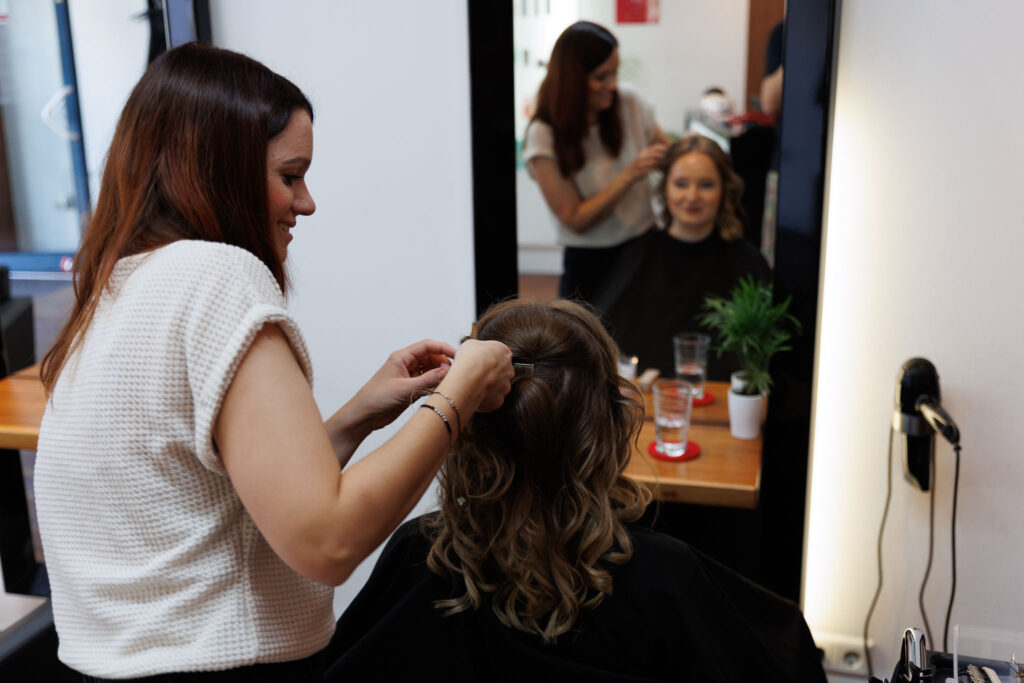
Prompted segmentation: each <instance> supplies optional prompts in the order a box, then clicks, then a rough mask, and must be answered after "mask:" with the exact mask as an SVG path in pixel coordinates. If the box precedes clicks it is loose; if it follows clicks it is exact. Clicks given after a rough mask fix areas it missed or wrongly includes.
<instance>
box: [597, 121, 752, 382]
mask: <svg viewBox="0 0 1024 683" xmlns="http://www.w3.org/2000/svg"><path fill="white" fill-rule="evenodd" d="M661 169H662V171H663V173H664V176H663V177H662V180H661V185H660V186H659V191H660V193H661V196H662V199H663V201H664V204H665V215H664V217H663V218H664V221H665V223H666V224H667V229H666V230H657V231H652V232H650V233H648V234H647V235H645V236H644V237H643V238H641V239H639V240H636V241H635V242H633V243H631V244H630V245H629V246H628V248H626V249H624V250H623V251H622V253H621V254H620V255H619V258H618V260H617V261H616V263H615V265H614V266H613V267H612V268H611V269H610V270H609V273H608V278H607V281H606V283H605V286H604V287H602V288H601V290H600V291H599V292H598V293H597V294H596V295H595V298H594V305H595V306H597V307H598V308H599V309H600V310H601V311H602V312H603V313H604V316H605V319H606V321H607V323H608V325H609V328H610V330H611V332H612V336H613V337H615V340H616V341H617V342H618V343H619V346H620V347H622V350H623V351H624V352H626V353H629V354H632V355H636V356H637V357H639V359H640V367H641V368H658V369H659V370H660V371H661V373H662V375H672V374H674V372H675V369H674V367H675V364H674V361H673V352H672V335H674V334H676V333H678V332H684V331H689V332H694V331H699V330H700V324H699V322H698V318H699V316H700V312H701V307H702V305H703V301H704V297H705V296H707V295H716V296H727V295H728V294H729V292H730V291H731V290H732V288H733V287H734V286H735V285H736V284H737V282H738V281H739V279H740V278H741V277H743V276H744V275H746V274H748V273H751V274H753V275H754V276H756V277H757V278H759V279H763V280H767V279H768V278H769V277H770V272H769V268H768V264H767V263H766V262H765V260H764V257H762V256H761V254H760V253H759V252H758V251H757V249H755V248H754V246H753V245H751V244H750V243H749V242H747V241H746V240H744V239H742V237H743V223H742V221H741V220H740V217H739V215H737V212H738V209H739V207H740V197H741V194H742V192H743V181H742V180H740V178H739V176H738V175H736V173H735V172H734V171H733V170H732V163H731V162H730V160H729V156H728V155H727V154H726V153H725V152H723V151H722V149H721V148H720V147H719V146H718V145H717V144H716V143H715V142H714V141H712V140H710V139H708V138H706V137H703V136H701V135H697V134H695V133H691V134H689V135H687V136H685V137H684V138H683V139H682V140H679V141H677V142H675V143H673V144H672V146H671V147H669V149H668V151H667V152H665V158H664V159H663V160H662V163H661ZM734 364H735V359H733V358H729V357H728V356H723V357H722V358H721V359H718V358H717V357H716V354H711V355H710V357H709V358H708V376H709V378H711V379H716V380H723V379H728V376H729V372H731V371H732V370H735V369H737V368H736V367H732V366H733V365H734Z"/></svg>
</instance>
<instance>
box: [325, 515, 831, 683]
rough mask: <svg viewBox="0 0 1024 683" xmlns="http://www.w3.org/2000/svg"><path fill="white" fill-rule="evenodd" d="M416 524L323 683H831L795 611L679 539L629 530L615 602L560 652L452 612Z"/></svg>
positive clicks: (352, 611) (390, 547) (377, 580)
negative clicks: (439, 605) (439, 603)
mask: <svg viewBox="0 0 1024 683" xmlns="http://www.w3.org/2000/svg"><path fill="white" fill-rule="evenodd" d="M419 523H420V522H419V520H418V519H417V520H412V521H411V522H407V523H405V524H404V525H402V526H401V527H400V528H399V529H398V530H397V531H396V532H395V534H394V535H393V536H392V538H391V540H390V541H389V542H388V544H387V546H386V547H385V548H384V551H383V553H382V554H381V557H380V559H379V560H378V562H377V566H376V567H375V568H374V570H373V574H372V575H371V577H370V579H369V581H368V582H367V584H366V586H365V587H364V588H363V590H362V591H361V592H360V593H359V595H358V596H357V597H356V599H355V600H354V601H353V602H352V604H351V605H350V606H349V608H348V610H346V612H345V613H344V614H343V615H342V617H341V619H340V620H339V621H338V629H337V632H336V633H335V635H334V638H333V640H332V641H331V644H330V645H329V646H328V648H327V667H328V670H327V674H326V676H325V679H324V680H325V681H336V682H338V683H341V682H348V681H405V680H413V681H434V680H437V681H446V682H451V681H516V683H535V682H537V681H560V682H567V681H598V682H604V681H744V682H747V681H805V682H810V683H824V682H825V674H824V672H823V671H822V668H821V664H820V658H819V655H818V652H817V651H816V649H815V646H814V643H813V641H812V640H811V634H810V632H809V631H808V629H807V625H806V623H805V622H804V619H803V616H802V615H801V614H800V611H799V610H798V609H797V607H796V606H795V605H794V604H792V603H791V602H788V601H786V600H783V599H782V598H780V597H778V596H776V595H774V594H772V593H769V592H768V591H765V590H763V589H762V588H760V587H758V586H756V585H755V584H753V583H750V582H749V581H747V580H746V579H744V578H742V577H740V576H739V575H737V574H735V573H733V572H732V571H730V570H729V569H726V568H725V567H723V566H722V565H719V564H718V563H716V562H715V561H713V560H711V559H710V558H708V557H705V556H704V555H701V554H700V553H699V552H697V551H695V550H693V549H692V548H690V547H689V546H687V545H685V544H684V543H682V542H681V541H678V540H676V539H673V538H670V537H668V536H665V535H662V534H659V533H655V532H653V531H650V530H647V529H643V528H640V527H636V526H633V527H631V528H630V534H631V537H632V539H633V543H634V555H633V559H632V560H631V561H630V562H629V563H627V564H626V565H623V566H618V567H616V568H615V569H613V577H614V578H613V582H614V595H612V596H611V597H607V598H605V600H604V601H603V602H602V603H601V604H600V605H599V606H598V607H597V608H596V609H594V610H591V611H587V612H584V613H583V616H582V617H581V618H580V620H579V621H578V622H577V625H576V627H574V629H573V630H572V631H570V632H569V633H567V634H565V635H563V636H561V637H560V638H559V639H558V642H557V644H555V645H544V644H543V643H542V642H541V640H540V639H539V638H536V637H533V636H530V635H527V634H525V633H522V632H520V631H517V630H514V629H511V628H507V627H505V626H503V625H502V624H501V623H500V622H499V621H498V620H497V618H496V617H495V616H494V613H493V612H492V611H491V609H490V607H489V606H488V605H484V606H482V607H481V608H480V609H478V610H474V611H471V612H462V613H459V614H456V615H453V616H450V617H445V616H443V615H442V612H441V611H440V610H438V609H436V608H435V607H434V606H433V605H432V602H433V601H434V600H437V599H440V598H445V597H449V596H450V595H451V583H450V581H448V580H446V579H441V578H440V577H438V576H436V575H435V574H433V573H432V572H430V570H429V569H428V568H427V566H426V562H425V558H426V555H427V552H428V549H429V544H428V542H427V540H426V539H425V537H424V536H423V535H422V534H421V533H420V527H419Z"/></svg>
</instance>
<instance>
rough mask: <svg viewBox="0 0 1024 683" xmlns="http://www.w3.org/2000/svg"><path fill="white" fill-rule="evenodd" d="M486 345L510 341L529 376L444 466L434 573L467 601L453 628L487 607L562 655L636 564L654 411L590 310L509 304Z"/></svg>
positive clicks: (483, 333)
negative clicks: (640, 450)
mask: <svg viewBox="0 0 1024 683" xmlns="http://www.w3.org/2000/svg"><path fill="white" fill-rule="evenodd" d="M473 338H474V339H494V340H498V339H500V340H502V342H503V343H505V344H506V345H507V346H508V347H509V348H510V349H511V350H512V357H513V359H514V360H515V361H516V362H518V363H519V364H520V365H519V367H520V368H521V369H520V370H519V373H520V375H519V377H517V379H516V380H515V381H514V382H513V384H512V393H511V395H510V396H508V397H507V398H506V401H505V405H504V407H503V408H502V409H501V410H496V411H494V412H493V413H491V414H489V415H487V416H484V417H482V419H480V418H474V420H473V423H472V424H471V425H470V426H469V427H468V428H467V429H466V431H465V432H464V433H463V435H462V439H461V440H460V443H459V445H458V446H457V447H456V448H455V449H454V450H453V451H452V453H451V454H450V455H449V456H448V459H447V461H446V462H445V464H444V465H443V466H442V469H441V474H440V477H441V514H440V515H438V516H436V517H433V518H431V519H429V520H428V522H427V528H428V531H429V532H430V534H431V536H432V537H433V538H434V542H433V545H432V547H431V549H430V556H429V558H428V560H427V564H428V566H429V567H430V569H431V571H433V572H434V573H436V574H438V575H441V576H450V577H454V578H456V579H457V580H458V581H459V583H461V584H462V585H463V586H464V588H465V590H464V592H463V593H462V594H461V595H459V596H457V597H454V598H451V599H446V600H440V601H439V602H438V606H439V607H443V608H445V610H446V613H447V614H454V613H457V612H461V611H463V610H467V609H476V608H479V607H480V606H481V604H482V602H483V598H484V596H485V595H487V596H489V600H488V602H489V603H490V609H492V610H493V611H494V614H495V616H496V617H497V618H498V620H499V621H500V622H501V623H503V624H505V625H506V626H509V627H511V628H515V629H519V630H520V631H525V632H527V633H531V634H534V635H537V636H540V637H541V638H542V639H543V640H544V642H548V643H550V642H554V641H555V640H556V639H557V637H558V636H560V635H562V634H563V633H565V632H566V631H568V630H569V629H570V628H571V627H572V626H573V624H575V623H576V621H577V619H578V618H579V615H580V611H581V610H583V609H588V608H593V607H595V606H597V605H598V604H599V603H600V602H601V600H602V599H604V598H605V596H608V595H611V593H612V576H611V572H610V571H609V566H610V565H617V564H624V563H626V562H628V561H629V559H630V558H631V557H632V555H633V544H632V541H631V540H630V538H629V534H628V533H627V532H626V528H625V526H624V525H623V522H632V521H635V520H637V519H639V517H640V516H641V515H642V514H643V511H644V508H645V507H646V505H647V503H648V501H649V500H650V494H649V493H648V492H647V491H646V489H641V488H640V486H639V485H637V484H636V483H634V482H633V481H632V480H630V479H627V478H626V477H624V476H623V474H622V473H623V471H624V470H625V469H626V465H627V464H628V462H629V456H630V452H631V445H632V442H633V441H634V440H635V438H636V435H637V433H638V432H639V430H640V425H641V424H642V422H643V415H644V411H643V406H642V405H641V404H640V403H639V402H638V401H637V398H636V397H637V396H638V395H637V393H636V389H635V387H633V386H632V385H631V384H629V383H628V382H627V381H626V380H624V379H622V378H621V377H620V376H619V373H618V352H617V350H616V347H615V343H614V342H613V341H612V340H611V338H610V337H609V336H608V334H607V333H606V332H605V331H604V328H603V327H602V326H601V323H600V322H599V321H598V320H597V318H595V317H594V316H593V315H592V314H590V313H589V312H587V311H586V310H585V309H583V308H582V307H581V306H579V305H577V304H574V303H571V302H569V301H566V300H558V301H555V302H554V303H552V304H550V305H541V304H533V303H529V302H526V301H507V302H505V303H502V304H499V305H498V306H496V307H494V308H492V309H491V310H490V311H488V312H487V313H486V314H485V315H484V316H483V317H482V318H481V319H480V320H479V321H478V322H477V324H476V325H475V327H474V329H473ZM524 370H525V372H524ZM624 389H625V390H626V391H623V390H624ZM629 389H632V391H629Z"/></svg>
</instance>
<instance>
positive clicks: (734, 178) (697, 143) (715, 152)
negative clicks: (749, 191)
mask: <svg viewBox="0 0 1024 683" xmlns="http://www.w3.org/2000/svg"><path fill="white" fill-rule="evenodd" d="M690 152H701V153H703V154H706V155H708V156H709V157H711V161H712V162H714V164H715V169H717V170H718V175H719V177H720V178H721V179H722V204H721V206H719V207H718V213H717V214H716V215H715V225H716V226H717V227H718V234H720V235H721V236H722V239H723V240H725V241H726V242H735V241H736V240H738V239H740V238H741V237H743V218H742V215H741V214H742V212H743V204H742V203H741V199H742V197H743V178H741V177H740V176H739V174H738V173H736V171H734V170H733V168H732V159H731V158H729V155H728V154H726V153H725V150H723V149H722V148H721V147H719V146H718V143H717V142H715V141H714V140H712V139H711V138H706V137H704V136H703V135H700V134H698V133H687V134H686V135H684V136H683V137H682V138H680V139H679V140H676V141H675V142H673V143H672V144H671V145H669V148H668V149H667V150H665V156H663V157H662V158H661V163H660V164H659V165H658V170H659V171H661V180H660V181H658V196H659V197H661V203H662V205H663V206H664V207H665V208H664V209H663V210H662V212H661V220H662V223H663V224H664V225H665V227H668V226H670V225H671V224H672V213H671V212H670V211H669V209H668V200H667V198H666V194H665V189H666V186H667V185H668V172H669V170H671V168H672V164H674V163H676V160H677V159H679V157H681V156H683V155H685V154H689V153H690Z"/></svg>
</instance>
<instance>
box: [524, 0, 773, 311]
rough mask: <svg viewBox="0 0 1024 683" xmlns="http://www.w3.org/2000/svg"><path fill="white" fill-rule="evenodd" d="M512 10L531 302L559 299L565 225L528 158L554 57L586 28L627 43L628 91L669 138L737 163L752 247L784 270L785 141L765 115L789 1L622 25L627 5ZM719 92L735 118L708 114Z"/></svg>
mask: <svg viewBox="0 0 1024 683" xmlns="http://www.w3.org/2000/svg"><path fill="white" fill-rule="evenodd" d="M511 4H512V28H513V43H514V46H513V47H514V67H513V72H514V82H515V96H514V109H515V112H514V117H515V118H514V125H515V135H516V151H517V155H516V215H517V221H516V223H517V225H516V229H517V242H518V259H517V260H518V266H519V276H520V277H519V286H520V293H521V294H523V295H529V296H536V297H539V298H551V297H554V296H555V295H556V292H557V286H558V279H559V275H560V273H561V269H562V250H561V247H560V246H559V245H558V244H557V242H556V235H555V219H554V218H553V216H552V215H551V212H550V210H549V209H548V207H547V204H546V203H545V202H544V198H543V196H542V195H541V192H540V189H539V187H538V186H537V183H536V182H534V181H533V180H532V179H531V178H530V176H529V173H528V172H527V169H526V168H525V166H524V165H523V162H522V158H521V154H520V152H521V150H522V143H523V135H524V132H525V130H526V127H527V124H528V123H529V121H530V117H531V116H532V114H533V107H534V101H535V97H536V94H537V89H538V87H539V86H540V83H541V81H542V80H543V78H544V76H545V74H546V70H547V60H548V59H549V57H550V55H551V48H552V46H553V45H554V43H555V40H556V39H557V38H558V36H559V35H560V34H561V32H562V31H563V30H564V29H565V28H566V27H568V26H569V25H571V24H572V23H574V22H576V21H580V20H587V21H593V22H595V23H597V24H600V25H602V26H604V27H605V28H607V29H608V30H609V31H611V32H612V34H613V35H615V37H616V38H617V39H618V41H619V55H620V59H621V64H620V67H619V81H620V82H625V83H627V84H629V85H631V86H633V87H634V88H635V89H636V90H637V91H638V92H639V94H640V95H641V96H642V97H643V98H644V99H646V100H647V101H648V102H650V103H651V105H652V106H653V108H654V114H655V119H656V121H657V123H658V125H659V127H660V128H661V129H662V130H663V131H665V132H666V133H667V134H668V135H669V136H670V137H672V138H676V137H679V136H681V135H682V134H683V133H685V132H687V131H690V130H693V131H696V132H699V133H701V134H703V135H706V136H708V137H711V138H712V139H714V140H716V141H717V142H719V144H720V145H721V146H722V147H723V148H724V149H726V151H729V152H730V153H731V154H732V156H733V163H734V167H735V168H736V171H737V172H738V173H739V174H740V176H741V177H743V179H744V183H745V185H746V188H747V189H746V191H745V192H744V210H745V213H746V216H745V220H746V223H745V228H744V232H745V237H746V238H747V239H749V240H750V241H751V242H752V243H753V244H754V245H755V246H756V247H758V248H759V249H760V250H761V252H762V253H763V254H764V255H765V258H766V259H767V261H768V263H769V264H772V263H774V235H775V231H774V226H775V196H776V195H775V193H776V189H777V176H776V175H775V173H774V172H771V173H770V172H769V171H770V167H771V164H772V152H773V149H774V147H775V145H776V144H777V142H776V141H777V136H776V134H775V130H774V128H773V127H772V126H771V125H764V122H763V119H762V118H760V117H759V116H758V114H759V112H760V103H759V91H760V86H761V78H762V75H763V73H764V57H765V47H766V45H767V43H768V37H769V35H770V33H771V31H772V29H773V28H774V27H775V25H776V24H777V23H779V22H780V21H781V20H782V17H783V14H784V9H785V0H716V1H715V2H713V3H709V2H702V1H701V0H673V1H672V2H661V3H649V6H653V7H655V8H656V9H655V11H654V12H652V13H649V15H648V16H647V17H646V18H647V21H629V22H621V23H620V22H619V5H620V4H622V3H618V2H616V0H512V3H511ZM633 4H638V3H633ZM640 4H642V3H640ZM622 18H624V19H625V18H627V17H625V16H623V17H622ZM629 18H630V19H639V18H640V17H635V16H634V17H629ZM709 88H719V89H721V90H722V91H723V92H724V95H725V97H726V98H728V100H729V101H731V103H732V107H731V112H722V114H721V115H714V114H711V113H710V112H709V111H708V110H707V109H705V110H704V111H702V108H701V100H702V98H703V97H704V93H705V91H707V90H708V89H709ZM730 119H731V123H732V124H734V125H730ZM651 180H652V182H654V180H655V178H654V177H652V179H651Z"/></svg>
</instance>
